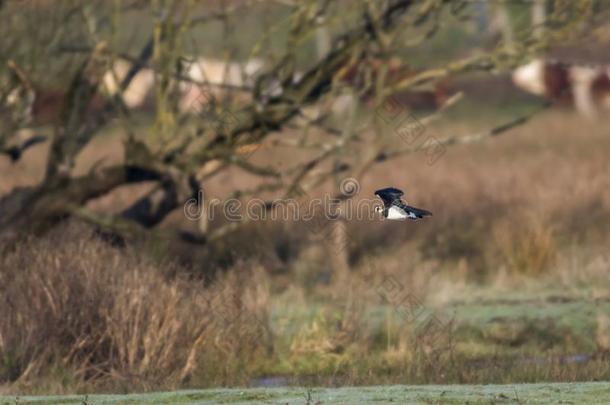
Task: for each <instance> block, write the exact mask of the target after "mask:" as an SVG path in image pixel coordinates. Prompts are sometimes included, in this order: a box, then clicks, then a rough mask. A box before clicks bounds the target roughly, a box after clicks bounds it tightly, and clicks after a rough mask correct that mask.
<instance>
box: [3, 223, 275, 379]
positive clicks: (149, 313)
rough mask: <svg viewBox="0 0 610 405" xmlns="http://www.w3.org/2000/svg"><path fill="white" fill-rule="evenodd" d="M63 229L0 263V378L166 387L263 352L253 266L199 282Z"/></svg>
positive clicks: (259, 287)
mask: <svg viewBox="0 0 610 405" xmlns="http://www.w3.org/2000/svg"><path fill="white" fill-rule="evenodd" d="M63 232H64V234H63V235H62V234H61V233H54V234H53V235H50V236H49V237H48V238H44V239H40V240H32V241H30V242H28V243H25V244H23V245H21V246H19V247H18V249H17V250H16V251H15V252H13V253H11V254H9V255H8V256H5V257H3V258H2V259H1V260H0V307H1V308H3V315H2V317H0V381H2V382H4V383H6V382H12V383H16V386H18V387H22V388H23V389H34V388H35V387H37V386H39V385H40V384H42V382H44V381H45V379H46V380H55V381H61V380H62V378H61V377H60V376H62V375H63V376H69V379H68V381H64V382H65V383H66V385H69V386H71V387H74V386H79V385H80V384H84V383H88V384H90V383H92V382H94V383H96V384H98V385H100V386H104V385H106V384H110V385H111V386H113V387H115V388H116V386H117V385H118V386H119V387H120V386H124V387H129V389H134V388H137V387H139V388H141V389H151V388H153V387H154V388H159V387H172V386H174V387H175V386H178V385H183V384H186V383H188V381H189V379H190V378H191V376H192V375H193V374H194V373H198V372H200V371H201V370H200V369H201V368H202V366H204V365H205V367H209V368H214V367H224V368H225V369H226V371H227V372H230V373H237V371H238V369H239V367H241V365H240V364H239V363H240V362H241V363H243V362H247V361H248V359H251V358H252V357H253V356H256V355H257V353H258V354H259V355H260V356H264V355H266V353H267V352H268V350H269V347H268V346H266V345H265V343H266V342H267V341H268V338H269V335H268V333H267V331H268V328H267V323H266V322H267V318H266V312H265V311H266V310H267V305H266V302H265V299H266V298H265V297H266V294H267V292H266V290H265V287H264V282H262V281H263V280H262V279H263V278H264V277H263V276H262V275H261V274H260V273H256V272H251V271H248V272H242V273H241V274H240V275H239V276H238V275H233V276H231V277H228V278H226V280H221V281H218V283H217V285H214V286H210V287H209V288H206V286H204V285H203V282H201V281H197V280H189V279H186V278H180V277H173V278H171V279H170V278H168V276H167V274H168V273H171V271H170V270H171V265H168V264H162V265H160V264H155V263H153V262H151V261H150V260H148V259H146V258H144V257H142V256H141V255H139V254H138V253H137V252H135V251H120V250H117V249H115V248H112V247H110V246H108V245H107V244H106V243H104V242H101V241H99V240H96V238H94V237H93V236H92V235H91V234H89V233H87V232H83V230H82V229H81V230H78V231H73V230H68V231H66V229H64V230H63ZM221 287H222V288H221ZM219 288H221V289H220V290H219ZM252 319H256V320H257V322H255V323H254V322H252ZM250 335H256V337H257V338H256V339H250V340H248V339H246V337H247V336H250ZM245 342H247V343H248V344H249V345H250V346H249V347H247V348H245V347H244V344H245ZM227 353H230V354H231V355H230V356H227ZM50 376H51V378H49V377H50ZM219 382H221V381H210V383H219ZM53 390H54V391H58V390H59V391H61V387H54V389H53Z"/></svg>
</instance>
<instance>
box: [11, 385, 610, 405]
mask: <svg viewBox="0 0 610 405" xmlns="http://www.w3.org/2000/svg"><path fill="white" fill-rule="evenodd" d="M0 401H1V402H0V404H1V405H5V404H6V405H12V404H55V405H60V404H79V405H80V404H90V405H102V404H130V405H131V404H134V405H135V404H252V403H256V404H308V403H309V404H401V403H414V404H415V403H416V404H437V403H442V404H463V403H469V404H496V403H528V404H537V403H549V402H552V403H587V404H605V403H608V402H610V383H606V382H595V383H590V382H588V383H553V384H515V385H429V386H408V385H393V386H376V387H348V388H314V389H307V388H298V387H295V388H269V389H262V388H254V389H239V388H237V389H211V390H188V391H175V392H162V393H149V394H129V395H89V396H87V397H85V396H84V395H70V396H48V397H29V396H28V397H19V398H16V397H6V396H5V397H0Z"/></svg>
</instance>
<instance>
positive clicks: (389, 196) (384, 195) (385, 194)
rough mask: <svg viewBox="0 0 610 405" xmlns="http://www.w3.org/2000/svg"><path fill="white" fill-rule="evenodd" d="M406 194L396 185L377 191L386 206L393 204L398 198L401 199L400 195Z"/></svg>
mask: <svg viewBox="0 0 610 405" xmlns="http://www.w3.org/2000/svg"><path fill="white" fill-rule="evenodd" d="M404 194H405V193H403V192H402V191H401V190H399V189H397V188H394V187H388V188H382V189H380V190H377V191H375V195H376V196H378V197H379V198H381V201H383V205H384V206H385V207H389V206H391V205H392V203H394V202H395V201H397V200H398V201H400V197H402V196H403V195H404Z"/></svg>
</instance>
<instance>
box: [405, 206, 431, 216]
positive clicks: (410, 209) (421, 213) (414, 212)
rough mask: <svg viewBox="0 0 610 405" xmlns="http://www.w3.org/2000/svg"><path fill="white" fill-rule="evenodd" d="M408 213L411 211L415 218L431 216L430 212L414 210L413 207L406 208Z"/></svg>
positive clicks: (419, 209)
mask: <svg viewBox="0 0 610 405" xmlns="http://www.w3.org/2000/svg"><path fill="white" fill-rule="evenodd" d="M408 209H409V211H411V212H412V213H413V214H415V216H416V217H417V218H423V217H428V216H432V213H431V212H430V211H426V210H424V209H421V208H415V207H408Z"/></svg>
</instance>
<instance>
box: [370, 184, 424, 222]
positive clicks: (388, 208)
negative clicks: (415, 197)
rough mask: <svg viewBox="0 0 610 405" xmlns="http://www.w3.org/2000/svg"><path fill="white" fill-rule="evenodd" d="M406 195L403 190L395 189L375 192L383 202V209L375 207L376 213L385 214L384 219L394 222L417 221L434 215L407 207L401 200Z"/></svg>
mask: <svg viewBox="0 0 610 405" xmlns="http://www.w3.org/2000/svg"><path fill="white" fill-rule="evenodd" d="M404 194H405V193H403V192H402V191H401V190H399V189H397V188H394V187H388V188H382V189H381V190H377V191H375V195H376V196H377V197H379V198H381V201H383V207H375V211H376V212H383V216H384V218H387V219H394V220H403V219H411V220H413V221H416V220H418V219H420V218H423V217H427V216H431V215H432V213H431V212H430V211H426V210H423V209H421V208H415V207H411V206H409V205H407V204H406V203H405V202H404V201H402V200H401V199H400V197H402V196H403V195H404Z"/></svg>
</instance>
